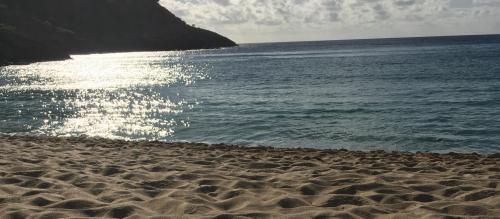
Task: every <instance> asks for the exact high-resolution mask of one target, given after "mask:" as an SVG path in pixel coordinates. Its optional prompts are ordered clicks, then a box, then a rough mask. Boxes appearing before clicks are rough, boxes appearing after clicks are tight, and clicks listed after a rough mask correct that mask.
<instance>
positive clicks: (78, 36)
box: [0, 0, 236, 65]
mask: <svg viewBox="0 0 500 219" xmlns="http://www.w3.org/2000/svg"><path fill="white" fill-rule="evenodd" d="M235 45H236V44H235V43H234V42H233V41H231V40H229V39H227V38H226V37H223V36H221V35H219V34H217V33H214V32H211V31H208V30H203V29H200V28H196V27H193V26H190V25H187V24H186V23H185V22H184V21H182V20H181V19H179V18H178V17H176V16H175V15H173V14H172V13H170V12H169V11H168V10H167V9H165V8H163V7H162V6H160V5H159V3H158V0H0V64H4V65H5V64H15V63H24V62H33V61H42V60H52V59H63V58H67V57H69V54H72V53H96V52H99V53H100V52H121V51H163V50H187V49H206V48H219V47H229V46H235Z"/></svg>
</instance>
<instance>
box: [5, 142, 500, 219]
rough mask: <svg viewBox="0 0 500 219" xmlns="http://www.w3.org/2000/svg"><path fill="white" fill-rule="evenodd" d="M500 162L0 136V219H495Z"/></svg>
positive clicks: (499, 205)
mask: <svg viewBox="0 0 500 219" xmlns="http://www.w3.org/2000/svg"><path fill="white" fill-rule="evenodd" d="M499 164H500V155H498V154H497V155H489V156H486V155H478V154H431V153H416V154H413V153H404V152H398V153H386V152H383V151H373V152H354V151H347V150H326V151H325V150H310V149H272V148H244V147H237V146H226V145H206V144H187V143H160V142H126V141H113V140H106V139H83V138H35V137H5V136H4V137H0V218H26V217H30V218H66V217H108V218H125V217H128V218H147V217H152V218H375V217H384V218H441V217H448V216H450V217H453V218H455V217H457V218H474V217H476V218H497V217H499V216H500V183H499V182H500V165H499Z"/></svg>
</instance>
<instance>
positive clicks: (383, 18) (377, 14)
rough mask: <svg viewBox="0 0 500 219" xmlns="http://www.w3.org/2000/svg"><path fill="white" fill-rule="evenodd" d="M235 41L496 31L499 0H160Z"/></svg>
mask: <svg viewBox="0 0 500 219" xmlns="http://www.w3.org/2000/svg"><path fill="white" fill-rule="evenodd" d="M161 4H162V5H164V6H165V7H166V8H168V9H170V10H171V11H172V12H173V13H174V14H176V15H178V16H180V17H181V18H182V19H184V20H185V21H186V22H187V23H190V24H196V25H197V26H200V27H204V28H208V29H212V30H215V31H217V32H220V33H222V34H224V35H227V36H229V37H230V38H232V39H234V40H236V41H238V42H255V41H288V40H316V39H341V38H369V37H391V36H395V37H397V36H414V35H419V36H421V35H448V34H481V33H499V32H500V29H499V27H498V23H499V22H498V19H497V17H498V16H500V1H498V0H279V1H273V0H161Z"/></svg>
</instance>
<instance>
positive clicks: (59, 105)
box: [0, 35, 500, 153]
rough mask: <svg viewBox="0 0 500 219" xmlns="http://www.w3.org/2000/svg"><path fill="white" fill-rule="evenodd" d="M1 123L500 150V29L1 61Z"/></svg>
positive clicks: (32, 130)
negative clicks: (25, 62) (471, 33)
mask: <svg viewBox="0 0 500 219" xmlns="http://www.w3.org/2000/svg"><path fill="white" fill-rule="evenodd" d="M0 133H2V134H7V135H41V136H88V137H103V138H111V139H125V140H159V141H187V142H205V143H225V144H237V145H246V146H257V145H264V146H274V147H290V148H295V147H310V148H321V149H339V148H345V149H350V150H379V149H382V150H387V151H393V150H397V151H431V152H478V153H495V152H500V36H498V35H496V36H495V35H492V36H461V37H429V38H406V39H374V40H344V41H322V42H294V43H265V44H243V45H240V46H239V47H235V48H225V49H214V50H196V51H171V52H134V53H110V54H91V55H73V56H72V59H71V60H65V61H53V62H41V63H34V64H28V65H17V66H7V67H0Z"/></svg>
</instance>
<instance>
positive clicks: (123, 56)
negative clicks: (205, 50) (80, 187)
mask: <svg viewBox="0 0 500 219" xmlns="http://www.w3.org/2000/svg"><path fill="white" fill-rule="evenodd" d="M184 56H185V53H184V52H161V53H117V54H95V55H81V56H80V55H76V56H72V60H66V61H56V62H43V63H36V64H31V65H23V66H9V67H6V68H4V69H2V71H1V72H0V78H1V79H0V97H1V98H2V99H0V100H1V101H2V102H4V104H6V105H7V104H8V105H9V106H8V107H5V108H4V109H3V110H2V111H3V113H0V114H2V115H0V119H2V120H4V121H2V124H3V125H1V126H2V127H0V128H1V129H2V130H9V132H15V133H22V132H24V133H30V134H37V133H38V134H43V135H54V136H56V135H57V136H71V135H73V136H76V135H88V136H97V137H105V138H125V139H160V138H165V137H168V136H171V135H172V134H173V133H174V129H175V127H187V126H189V122H188V120H186V119H184V118H182V117H179V116H178V115H179V114H181V113H182V112H183V111H184V110H186V109H190V108H192V107H193V106H194V105H196V104H197V103H196V100H185V99H183V97H182V96H181V94H179V93H176V92H175V90H176V89H170V90H168V88H169V87H178V86H184V87H189V86H192V85H193V84H194V83H195V82H196V81H197V80H203V79H205V78H206V71H205V69H206V67H200V66H193V65H190V64H187V63H185V62H184V61H183V59H184ZM166 89H167V90H166ZM160 92H161V93H162V94H160ZM165 92H166V93H167V95H165ZM12 105H16V106H17V107H12ZM0 106H1V105H0ZM14 109H17V112H12V111H13V110H14ZM28 120H30V121H28Z"/></svg>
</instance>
